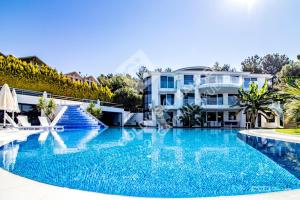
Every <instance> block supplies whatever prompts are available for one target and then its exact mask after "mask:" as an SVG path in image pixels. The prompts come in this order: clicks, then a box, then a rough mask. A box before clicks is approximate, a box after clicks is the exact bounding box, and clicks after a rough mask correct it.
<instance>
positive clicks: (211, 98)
mask: <svg viewBox="0 0 300 200" xmlns="http://www.w3.org/2000/svg"><path fill="white" fill-rule="evenodd" d="M203 100H204V101H202V103H204V104H205V103H206V104H207V105H223V94H215V95H206V97H205V96H204V98H203Z"/></svg>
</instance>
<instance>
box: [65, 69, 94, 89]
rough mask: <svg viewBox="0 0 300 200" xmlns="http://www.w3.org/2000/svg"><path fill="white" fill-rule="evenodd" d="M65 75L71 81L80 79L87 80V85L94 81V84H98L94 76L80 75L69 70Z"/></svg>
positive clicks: (83, 81) (81, 80)
mask: <svg viewBox="0 0 300 200" xmlns="http://www.w3.org/2000/svg"><path fill="white" fill-rule="evenodd" d="M65 76H66V77H68V78H69V79H70V80H72V81H80V82H82V83H85V82H87V83H88V84H89V86H90V87H91V86H92V83H93V82H94V83H95V84H96V85H99V84H100V83H99V81H98V80H97V79H96V78H95V77H94V76H82V75H81V74H80V73H78V72H75V71H74V72H70V73H67V74H65Z"/></svg>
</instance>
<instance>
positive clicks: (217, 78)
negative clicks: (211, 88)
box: [207, 75, 223, 83]
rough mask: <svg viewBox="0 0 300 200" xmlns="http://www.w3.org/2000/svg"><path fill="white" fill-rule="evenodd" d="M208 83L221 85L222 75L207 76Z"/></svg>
mask: <svg viewBox="0 0 300 200" xmlns="http://www.w3.org/2000/svg"><path fill="white" fill-rule="evenodd" d="M207 79H208V83H223V76H222V75H212V76H208V77H207Z"/></svg>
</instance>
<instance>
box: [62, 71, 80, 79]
mask: <svg viewBox="0 0 300 200" xmlns="http://www.w3.org/2000/svg"><path fill="white" fill-rule="evenodd" d="M68 75H76V76H80V77H81V78H82V76H81V75H80V74H79V73H78V72H76V71H73V72H69V73H66V74H65V76H68Z"/></svg>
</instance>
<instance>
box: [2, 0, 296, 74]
mask: <svg viewBox="0 0 300 200" xmlns="http://www.w3.org/2000/svg"><path fill="white" fill-rule="evenodd" d="M299 8H300V1H298V0H95V1H92V0H77V1H76V0H43V1H41V0H26V1H25V0H1V1H0V18H1V25H0V52H3V53H5V54H14V55H15V56H18V57H19V56H27V55H37V56H38V57H40V58H41V59H42V60H44V61H45V62H46V63H48V64H49V65H50V66H53V67H56V68H57V69H58V70H60V71H63V72H69V71H73V70H76V71H81V72H82V73H83V74H92V75H95V76H97V75H99V74H100V73H110V72H112V73H115V72H121V71H122V70H123V71H124V70H125V71H126V66H127V65H128V63H129V65H130V63H132V62H133V63H134V62H137V63H140V62H141V63H143V62H145V63H146V64H149V63H152V64H153V65H155V66H159V67H171V68H174V69H176V68H179V67H181V66H182V67H186V66H195V65H207V66H211V65H212V64H213V63H214V62H215V61H218V62H220V63H222V64H224V63H228V64H231V65H232V66H234V67H237V68H239V64H240V62H241V61H242V60H243V59H244V58H246V57H247V56H251V55H254V54H259V55H265V54H267V53H277V52H278V53H281V54H287V55H288V56H289V57H290V58H293V59H294V58H295V57H296V55H297V54H299V53H300V39H299V38H300V25H299V23H300V22H299V19H300V12H299ZM137 52H138V53H137ZM136 53H137V56H139V55H140V57H141V58H139V59H140V60H138V61H136V59H133V60H132V59H130V57H131V56H133V55H134V54H136ZM128 59H129V60H128ZM124 66H125V67H124ZM120 68H122V70H120Z"/></svg>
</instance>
